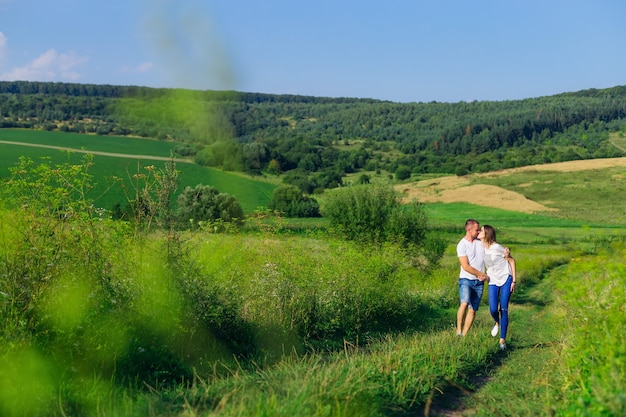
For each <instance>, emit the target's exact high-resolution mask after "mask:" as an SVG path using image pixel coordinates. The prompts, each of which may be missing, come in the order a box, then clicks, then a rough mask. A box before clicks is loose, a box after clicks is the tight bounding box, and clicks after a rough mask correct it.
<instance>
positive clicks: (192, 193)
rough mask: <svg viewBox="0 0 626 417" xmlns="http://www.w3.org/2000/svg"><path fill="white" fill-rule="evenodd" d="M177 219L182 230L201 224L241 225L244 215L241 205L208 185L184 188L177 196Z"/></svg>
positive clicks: (233, 198)
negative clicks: (223, 223) (224, 223)
mask: <svg viewBox="0 0 626 417" xmlns="http://www.w3.org/2000/svg"><path fill="white" fill-rule="evenodd" d="M177 218H178V221H179V223H180V224H181V225H182V227H184V228H188V227H192V228H195V227H197V226H198V225H200V224H201V223H202V222H217V221H221V222H226V223H233V224H235V225H241V224H242V222H243V218H244V214H243V209H242V207H241V204H239V202H238V201H237V199H236V198H235V197H233V196H231V195H229V194H226V193H220V192H219V191H218V190H217V189H215V188H213V187H210V186H208V185H202V184H198V185H196V186H195V188H191V187H185V189H184V190H183V191H182V193H181V194H180V195H179V196H178V210H177Z"/></svg>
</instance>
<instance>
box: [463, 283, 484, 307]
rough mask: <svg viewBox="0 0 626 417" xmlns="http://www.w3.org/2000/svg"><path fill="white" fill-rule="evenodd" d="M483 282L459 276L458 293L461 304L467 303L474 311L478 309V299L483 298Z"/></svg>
mask: <svg viewBox="0 0 626 417" xmlns="http://www.w3.org/2000/svg"><path fill="white" fill-rule="evenodd" d="M484 288H485V283H484V282H483V281H479V280H477V279H467V278H459V294H460V296H461V304H463V303H467V304H469V306H470V308H471V309H472V310H474V311H478V307H479V306H480V300H481V299H482V298H483V289H484Z"/></svg>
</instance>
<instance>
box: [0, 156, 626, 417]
mask: <svg viewBox="0 0 626 417" xmlns="http://www.w3.org/2000/svg"><path fill="white" fill-rule="evenodd" d="M96 165H97V164H96ZM516 175H517V174H516ZM519 175H520V177H519V179H518V180H519V181H520V183H522V184H523V183H528V182H530V180H531V177H530V176H529V177H524V175H526V174H524V173H520V174H519ZM528 175H533V174H528ZM594 178H595V181H605V179H603V178H604V176H596V177H594ZM6 186H7V185H3V187H6ZM507 186H513V185H512V184H509V185H507ZM542 186H544V187H545V186H547V185H546V184H545V183H544V184H543V185H542ZM565 190H572V191H570V192H571V193H572V194H569V195H568V194H564V193H565V191H563V190H555V191H554V195H561V196H562V198H563V200H567V204H565V203H564V206H568V207H569V206H571V207H572V208H571V209H570V211H568V212H569V213H576V216H571V215H570V214H565V215H563V216H562V217H558V216H555V215H553V214H552V212H551V213H550V214H528V213H521V212H516V211H507V210H501V209H496V208H489V207H482V206H478V205H475V204H468V203H454V204H445V203H434V204H427V205H426V206H425V210H426V213H427V215H428V218H429V225H430V229H431V233H434V234H436V235H437V236H439V237H440V238H442V239H443V240H444V241H445V242H446V250H445V252H444V255H443V258H442V259H441V260H440V261H439V262H437V263H435V264H424V263H423V262H421V261H420V260H418V259H415V256H414V254H412V253H410V252H407V251H406V250H403V249H402V248H400V247H397V246H395V245H393V244H388V245H387V244H385V245H376V246H371V245H361V244H357V243H354V242H348V241H344V240H342V239H339V238H338V237H336V236H334V235H332V234H331V233H328V231H327V230H325V229H324V228H323V227H320V223H317V222H316V223H307V222H302V223H301V226H300V227H301V228H302V229H301V233H291V234H289V233H284V230H283V229H282V228H281V220H280V219H277V220H276V222H275V223H273V224H267V223H265V224H263V225H262V226H261V225H259V226H258V227H254V222H255V221H258V219H255V218H250V219H248V221H249V222H250V227H249V228H248V229H247V232H246V233H212V232H211V231H210V230H200V231H197V232H185V233H179V234H166V233H162V232H159V231H151V232H149V233H147V234H146V233H138V232H137V230H134V229H133V227H132V225H130V224H128V223H126V222H119V221H114V220H111V219H108V218H106V217H96V218H94V217H92V216H75V217H70V218H64V219H59V218H56V217H55V218H47V217H45V216H42V215H39V214H37V212H33V211H30V210H31V209H33V208H35V206H36V203H37V201H33V203H32V205H31V207H29V208H27V209H23V210H9V209H7V208H4V209H3V210H2V211H0V229H1V236H2V238H1V240H0V308H1V309H2V316H1V317H2V322H1V323H0V340H1V342H0V414H2V415H8V416H12V415H21V416H22V415H44V416H45V415H51V416H57V415H62V416H69V415H72V416H74V415H75V416H79V415H94V416H134V415H137V416H140V415H141V416H145V415H155V416H156V415H158V416H366V417H367V416H410V415H430V416H436V415H458V416H462V415H467V416H492V415H505V416H536V415H558V416H569V415H580V416H596V415H606V416H618V415H624V413H625V412H626V398H625V397H624V394H623V393H624V392H626V390H625V389H624V388H625V387H624V380H625V379H624V375H625V373H626V364H625V363H624V361H623V358H624V357H625V356H624V355H625V354H626V352H625V351H624V349H625V346H626V340H625V336H624V333H623V331H622V329H623V327H624V325H625V324H626V319H625V317H626V315H625V314H624V313H625V311H624V304H623V300H624V299H625V297H626V293H625V289H626V274H625V273H624V272H625V271H624V265H625V261H626V250H625V242H626V227H624V226H623V225H622V224H620V222H619V221H618V222H614V221H607V220H606V219H612V218H609V217H604V216H601V217H599V218H595V217H593V215H594V214H597V213H598V212H599V211H597V210H595V211H590V210H582V209H581V210H578V211H577V210H576V209H575V207H573V205H574V204H575V202H576V201H580V204H581V205H582V204H587V202H588V201H596V202H598V201H602V202H604V201H606V200H607V199H606V196H605V195H604V194H602V193H604V191H603V189H602V187H601V186H600V187H598V186H597V184H595V183H594V184H591V185H589V186H587V187H584V188H583V189H576V190H575V191H574V188H573V187H569V188H567V187H566V188H565ZM545 192H546V193H551V191H550V190H547V191H545ZM581 193H584V196H582V197H581ZM594 193H596V194H594ZM594 195H595V199H594ZM577 196H578V197H579V198H576V197H577ZM618 198H621V197H620V196H619V195H616V196H613V197H612V200H611V201H614V200H617V199H618ZM559 201H560V200H556V199H555V205H556V204H559ZM621 210H622V212H623V210H624V209H623V208H622V209H621ZM620 215H621V214H620ZM468 217H474V218H477V219H478V220H480V221H481V222H482V223H487V224H492V225H494V226H495V227H496V229H497V230H498V238H499V239H498V240H499V241H501V242H502V243H503V244H506V245H508V246H510V248H511V250H512V253H513V256H514V257H515V258H516V260H517V265H518V271H519V272H518V281H519V285H518V289H517V290H516V292H515V294H514V296H513V301H512V303H513V304H512V306H511V328H510V337H509V340H508V341H507V345H508V348H507V350H506V351H504V352H501V351H499V349H498V343H497V340H496V339H494V338H492V337H491V336H490V334H489V330H490V329H491V326H492V324H493V323H492V322H491V319H490V317H489V314H488V311H487V306H486V297H485V298H484V299H483V305H481V309H480V310H479V312H478V314H477V319H476V322H475V324H474V326H473V328H472V330H471V332H470V334H468V336H466V337H465V338H458V337H457V336H456V335H455V317H456V309H457V306H458V288H457V279H456V276H457V274H458V268H459V266H458V260H457V259H456V255H455V251H454V247H455V245H456V242H457V241H458V240H459V239H460V238H461V237H462V235H463V228H462V226H463V223H464V221H465V219H466V218H468ZM570 217H571V218H570Z"/></svg>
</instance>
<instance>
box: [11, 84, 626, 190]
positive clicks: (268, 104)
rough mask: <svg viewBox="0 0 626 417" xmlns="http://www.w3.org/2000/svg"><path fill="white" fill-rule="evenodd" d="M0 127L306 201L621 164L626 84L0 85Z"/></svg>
mask: <svg viewBox="0 0 626 417" xmlns="http://www.w3.org/2000/svg"><path fill="white" fill-rule="evenodd" d="M0 113H1V119H0V127H8V128H16V127H18V128H33V129H46V130H61V131H66V132H80V133H94V134H98V135H122V136H123V135H134V136H139V137H150V138H157V139H160V140H175V141H180V142H181V143H182V144H181V145H180V146H179V147H177V149H176V151H177V153H178V154H180V155H181V156H193V157H194V158H195V160H196V162H197V163H199V164H201V165H206V166H215V167H221V168H223V169H226V170H232V171H242V172H247V173H252V174H261V173H264V172H268V173H273V174H279V173H280V174H285V175H284V176H283V178H284V181H285V182H287V183H290V184H294V185H298V186H299V187H300V188H301V189H302V190H303V191H304V192H307V193H311V192H313V191H314V190H315V189H323V188H331V187H334V186H337V185H340V184H341V183H342V181H343V178H344V176H345V175H346V174H349V173H354V172H388V173H392V174H395V175H396V178H399V179H406V178H408V177H409V176H410V175H411V174H414V175H419V174H426V173H446V174H457V175H465V174H467V173H472V172H486V171H491V170H495V169H501V168H512V167H517V166H524V165H532V164H537V163H547V162H560V161H568V160H576V159H590V158H606V157H616V156H622V155H623V151H622V150H621V149H619V148H617V147H615V146H613V145H611V143H610V142H609V133H611V132H618V134H620V135H621V134H622V133H623V132H624V131H626V86H620V87H613V88H608V89H590V90H584V91H579V92H570V93H563V94H558V95H553V96H546V97H539V98H532V99H524V100H511V101H474V102H458V103H441V102H429V103H395V102H389V101H379V100H373V99H353V98H327V97H310V96H295V95H272V94H260V93H241V92H235V91H192V90H179V89H154V88H147V87H137V86H112V85H91V84H68V83H50V82H21V81H16V82H0Z"/></svg>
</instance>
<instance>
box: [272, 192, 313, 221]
mask: <svg viewBox="0 0 626 417" xmlns="http://www.w3.org/2000/svg"><path fill="white" fill-rule="evenodd" d="M268 208H270V209H272V210H276V211H279V212H281V213H284V214H285V216H286V217H319V215H320V212H319V204H318V203H317V200H315V199H314V198H311V197H307V196H305V195H304V194H303V193H302V191H300V188H298V187H296V186H295V185H283V186H280V187H278V188H276V189H275V190H274V193H273V194H272V200H271V201H270V202H269V204H268Z"/></svg>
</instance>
